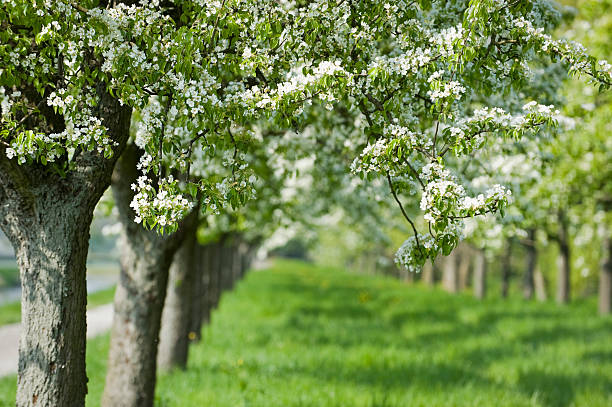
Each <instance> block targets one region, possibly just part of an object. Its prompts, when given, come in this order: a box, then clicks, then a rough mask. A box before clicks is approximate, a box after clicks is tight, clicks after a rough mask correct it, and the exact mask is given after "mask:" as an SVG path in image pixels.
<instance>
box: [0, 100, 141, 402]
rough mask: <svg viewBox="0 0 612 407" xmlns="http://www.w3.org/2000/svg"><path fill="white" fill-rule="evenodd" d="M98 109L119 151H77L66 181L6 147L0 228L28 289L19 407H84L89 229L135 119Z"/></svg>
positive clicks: (109, 104) (0, 162) (106, 104)
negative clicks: (107, 154) (20, 161)
mask: <svg viewBox="0 0 612 407" xmlns="http://www.w3.org/2000/svg"><path fill="white" fill-rule="evenodd" d="M98 109H99V112H98V113H99V114H100V117H101V118H102V120H103V123H104V125H105V126H106V127H107V128H108V131H109V135H110V136H111V138H112V139H113V140H114V141H115V142H116V143H117V144H116V145H115V146H114V148H113V150H114V155H113V157H112V158H110V159H106V158H104V157H103V156H102V155H101V154H99V153H97V152H84V151H76V152H75V154H74V156H73V158H72V163H73V165H74V167H73V169H72V170H71V171H70V172H68V173H67V174H66V175H65V176H64V177H62V176H60V175H58V173H57V172H56V171H53V170H52V168H51V165H49V166H42V165H39V164H24V165H21V166H20V165H18V164H17V163H16V161H15V160H9V159H8V158H7V157H6V152H5V150H4V147H1V146H0V174H1V175H0V227H1V228H2V230H3V231H4V233H5V234H6V236H7V237H8V238H9V240H10V241H11V244H12V245H13V248H14V249H15V253H16V256H17V264H18V266H19V271H20V276H21V287H22V321H21V322H22V331H21V338H20V342H19V367H18V382H17V403H16V404H17V406H18V407H25V406H68V407H73V406H83V405H84V404H85V395H86V394H87V376H86V372H85V334H86V320H85V309H86V303H87V292H86V284H85V271H86V259H87V251H88V244H89V226H90V224H91V220H92V217H93V210H94V208H95V206H96V204H97V202H98V201H99V199H100V197H101V195H102V193H103V192H104V190H105V189H106V188H107V187H108V185H109V184H110V179H111V174H112V169H113V166H114V165H115V162H116V158H117V157H118V155H119V154H120V153H121V151H122V150H123V148H124V147H125V143H126V141H127V138H128V135H129V126H130V116H131V110H130V109H129V108H127V107H121V106H120V105H119V103H117V102H116V101H115V100H114V99H113V98H111V97H110V96H109V95H107V94H105V93H103V92H102V91H101V92H100V98H99V101H98ZM66 161H67V157H62V158H60V159H59V160H58V165H61V164H62V162H66Z"/></svg>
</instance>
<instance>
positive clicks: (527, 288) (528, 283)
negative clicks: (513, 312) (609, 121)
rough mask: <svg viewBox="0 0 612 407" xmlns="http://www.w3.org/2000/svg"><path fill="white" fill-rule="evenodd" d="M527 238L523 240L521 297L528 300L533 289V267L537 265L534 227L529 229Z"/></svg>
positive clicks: (531, 296)
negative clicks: (523, 265) (523, 263)
mask: <svg viewBox="0 0 612 407" xmlns="http://www.w3.org/2000/svg"><path fill="white" fill-rule="evenodd" d="M527 233H528V235H527V240H526V241H525V242H523V246H524V247H525V251H526V263H527V264H526V265H525V275H524V276H523V298H525V299H526V300H530V299H532V298H533V294H534V291H535V280H534V275H535V269H536V267H537V265H538V251H537V248H536V241H535V238H536V236H535V229H529V231H528V232H527Z"/></svg>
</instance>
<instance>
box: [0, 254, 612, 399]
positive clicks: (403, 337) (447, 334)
mask: <svg viewBox="0 0 612 407" xmlns="http://www.w3.org/2000/svg"><path fill="white" fill-rule="evenodd" d="M107 349H108V337H101V338H97V339H96V340H93V341H90V342H89V347H88V372H89V376H90V382H89V383H90V395H89V396H88V406H97V405H99V399H100V395H101V392H102V387H103V383H104V370H105V368H104V364H105V362H106V356H105V355H106V352H107ZM14 386H15V379H14V378H9V379H4V380H0V403H1V402H2V401H3V402H4V403H5V404H6V405H11V403H12V401H13V397H14V396H13V395H12V394H13V392H14ZM6 394H8V396H6ZM3 395H4V396H3ZM2 397H4V399H2ZM7 397H8V398H7ZM3 405H4V404H3ZM157 406H160V407H174V406H176V407H178V406H181V407H187V406H194V407H195V406H198V407H199V406H214V407H230V406H231V407H234V406H245V407H246V406H250V407H255V406H257V407H298V406H300V407H302V406H333V407H360V406H362V407H383V406H384V407H391V406H393V407H399V406H402V407H404V406H428V407H429V406H445V407H446V406H470V407H473V406H513V407H514V406H550V407H553V406H555V407H556V406H585V407H596V406H602V407H603V406H612V318H601V317H598V316H596V310H595V304H594V303H593V302H592V301H589V302H584V303H580V304H573V305H571V306H569V307H564V308H559V307H557V306H556V305H554V304H538V303H524V302H521V301H519V300H509V301H502V300H487V301H485V302H478V301H476V300H474V299H472V298H471V297H470V296H469V295H459V296H451V295H448V294H446V293H443V292H442V291H439V290H432V289H427V288H424V287H420V286H407V285H405V284H402V283H400V282H397V281H395V280H392V279H390V278H385V277H372V276H364V275H356V274H347V273H344V272H342V271H338V270H334V269H329V268H324V267H314V266H312V265H308V264H304V263H299V262H289V261H276V262H275V264H274V266H273V267H272V268H271V269H269V270H266V271H258V272H252V273H250V274H249V275H248V276H247V278H246V279H245V280H244V281H242V282H240V283H239V284H238V285H237V287H236V289H235V290H234V291H233V292H232V293H228V294H226V295H225V296H224V298H223V299H222V301H221V304H220V307H219V309H218V310H216V311H215V312H214V313H213V317H212V322H211V324H210V325H209V326H207V327H206V328H205V330H204V341H203V342H202V343H200V344H198V345H197V346H194V347H193V348H192V350H191V358H190V363H189V368H188V370H187V371H185V372H174V373H171V374H167V375H163V376H162V377H161V378H160V380H159V386H158V392H157Z"/></svg>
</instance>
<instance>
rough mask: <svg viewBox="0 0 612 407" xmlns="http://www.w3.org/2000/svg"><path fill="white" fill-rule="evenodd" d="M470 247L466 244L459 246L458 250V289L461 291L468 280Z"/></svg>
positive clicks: (470, 256) (470, 258) (470, 259)
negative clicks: (459, 249)
mask: <svg viewBox="0 0 612 407" xmlns="http://www.w3.org/2000/svg"><path fill="white" fill-rule="evenodd" d="M471 251H472V250H471V248H470V247H468V246H467V245H462V246H461V251H460V252H459V265H458V269H457V275H458V280H459V281H458V283H457V285H458V289H459V291H463V290H465V289H466V288H467V286H468V280H469V277H470V264H471V262H472V254H471Z"/></svg>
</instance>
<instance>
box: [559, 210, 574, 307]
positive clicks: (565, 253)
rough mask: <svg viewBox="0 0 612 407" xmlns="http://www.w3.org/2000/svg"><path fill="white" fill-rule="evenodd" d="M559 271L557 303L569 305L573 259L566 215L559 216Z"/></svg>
mask: <svg viewBox="0 0 612 407" xmlns="http://www.w3.org/2000/svg"><path fill="white" fill-rule="evenodd" d="M558 243H559V269H558V273H557V303H559V304H567V303H568V302H569V300H570V274H571V263H570V261H571V259H570V246H569V235H568V224H567V219H566V217H565V214H564V213H561V214H560V215H559V236H558Z"/></svg>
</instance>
